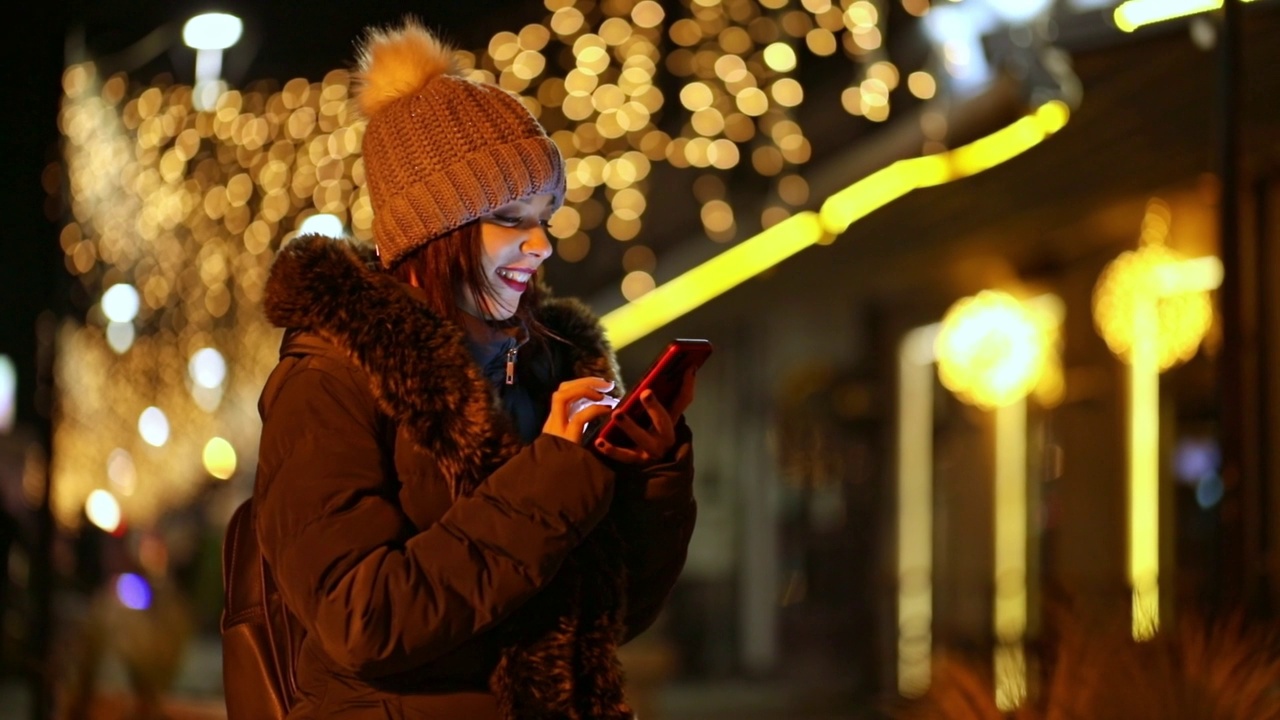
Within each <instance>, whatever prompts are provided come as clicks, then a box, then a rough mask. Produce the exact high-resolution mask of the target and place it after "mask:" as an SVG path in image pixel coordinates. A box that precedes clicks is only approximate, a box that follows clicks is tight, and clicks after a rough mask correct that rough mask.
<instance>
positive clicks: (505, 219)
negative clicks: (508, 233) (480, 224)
mask: <svg viewBox="0 0 1280 720" xmlns="http://www.w3.org/2000/svg"><path fill="white" fill-rule="evenodd" d="M491 217H492V218H493V221H494V222H496V223H498V224H499V225H508V226H511V227H514V226H516V225H519V224H520V218H518V217H512V216H510V215H492V216H491Z"/></svg>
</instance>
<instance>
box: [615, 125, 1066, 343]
mask: <svg viewBox="0 0 1280 720" xmlns="http://www.w3.org/2000/svg"><path fill="white" fill-rule="evenodd" d="M1069 116H1070V111H1069V109H1068V108H1067V106H1066V104H1065V103H1062V102H1060V101H1057V100H1052V101H1050V102H1047V103H1045V104H1044V105H1041V106H1040V107H1039V108H1037V109H1036V110H1035V112H1033V113H1032V114H1030V115H1027V116H1026V117H1023V118H1021V119H1019V120H1017V121H1015V122H1014V123H1012V124H1011V125H1009V126H1007V127H1004V128H1001V129H1000V130H997V131H995V132H994V133H992V134H991V135H988V136H987V137H985V138H982V139H980V140H977V141H975V142H973V143H970V144H969V145H965V146H961V147H958V148H956V149H954V150H951V151H948V152H945V153H938V154H936V155H926V156H924V157H918V158H909V159H906V160H899V161H897V162H895V163H893V164H892V165H889V166H888V167H886V168H883V169H881V170H878V171H876V172H874V173H872V174H871V175H868V176H867V177H865V178H863V179H862V180H859V181H858V182H856V183H854V184H853V185H850V186H849V187H847V188H845V189H844V190H841V191H839V192H837V193H835V194H833V195H831V196H830V197H828V198H827V200H826V201H825V202H823V204H822V207H821V208H820V210H819V212H818V213H814V212H812V211H808V210H806V211H804V212H800V213H797V214H796V215H793V216H791V217H790V218H788V219H786V220H784V221H783V222H781V223H778V224H777V225H774V226H773V227H771V228H769V229H767V230H764V231H763V232H761V233H759V234H757V235H755V236H753V237H750V238H747V239H746V240H743V241H742V242H740V243H738V244H737V245H735V246H734V247H732V248H730V249H729V250H726V251H725V252H723V253H721V254H719V255H717V256H716V257H714V258H712V259H711V260H708V261H707V262H705V263H703V264H701V265H699V266H697V267H695V268H693V269H692V270H689V271H688V272H686V273H684V274H683V275H680V276H678V277H675V278H672V279H671V280H669V281H668V282H666V283H663V284H662V285H660V286H658V287H656V288H654V289H653V290H651V291H649V292H648V293H645V294H644V295H642V296H640V297H639V298H637V299H635V300H633V301H631V302H629V303H627V304H626V305H623V306H622V307H620V308H618V309H616V310H613V311H612V312H609V313H606V314H605V315H604V317H602V318H601V322H602V323H603V324H604V327H605V331H606V332H607V333H608V335H609V339H610V341H611V342H612V343H613V346H614V348H623V347H626V346H627V345H629V344H631V343H632V342H635V341H636V340H638V339H640V338H642V337H644V336H645V335H648V334H649V333H651V332H653V331H654V330H657V329H658V328H660V327H662V326H663V325H666V324H667V323H669V322H671V321H672V320H675V319H676V318H678V317H680V316H681V315H684V314H685V313H687V312H690V311H691V310H693V309H695V308H697V307H699V306H701V305H702V304H704V303H706V302H707V301H709V300H711V299H712V298H714V297H716V296H718V295H720V294H722V293H724V292H726V291H728V290H730V289H732V288H734V287H737V286H738V285H740V284H742V283H743V282H746V281H747V280H749V279H751V278H752V277H754V276H756V275H757V274H759V273H761V272H763V271H764V270H767V269H768V268H770V267H773V266H774V265H776V264H778V263H780V262H782V261H783V260H785V259H787V258H789V257H791V256H792V255H794V254H796V253H797V252H800V251H801V250H803V249H805V248H807V247H809V246H810V245H814V244H816V243H818V242H821V241H823V240H824V239H826V238H829V237H831V236H832V235H838V234H840V233H842V232H844V231H845V230H847V229H848V228H849V226H850V225H851V224H853V223H854V222H855V221H857V220H859V219H861V218H863V217H866V216H867V215H868V214H870V213H872V212H874V211H875V210H877V209H879V208H881V207H884V206H885V205H887V204H888V203H890V202H892V201H893V200H896V199H898V198H900V197H902V196H903V195H906V194H907V193H909V192H911V191H912V190H915V189H916V188H921V187H928V186H931V185H938V184H941V183H944V182H948V181H951V180H957V179H960V178H962V177H966V176H968V175H972V174H974V173H977V172H980V171H982V170H986V169H988V168H990V167H993V166H994V165H996V164H999V163H1001V162H1004V161H1005V160H1008V159H1009V158H1011V157H1014V156H1015V155H1017V154H1019V153H1021V152H1025V151H1026V150H1027V149H1029V148H1030V147H1032V146H1034V145H1035V144H1036V143H1039V142H1040V141H1042V140H1044V139H1045V138H1046V137H1048V136H1049V135H1051V134H1053V133H1055V132H1057V131H1058V130H1059V129H1061V128H1062V126H1063V125H1065V124H1066V122H1067V119H1068V117H1069Z"/></svg>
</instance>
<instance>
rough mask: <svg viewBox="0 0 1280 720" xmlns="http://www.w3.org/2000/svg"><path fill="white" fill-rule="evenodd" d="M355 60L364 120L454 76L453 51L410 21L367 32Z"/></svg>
mask: <svg viewBox="0 0 1280 720" xmlns="http://www.w3.org/2000/svg"><path fill="white" fill-rule="evenodd" d="M356 57H357V61H356V78H357V81H358V83H359V89H358V91H357V95H356V102H357V103H358V104H359V106H360V111H361V112H362V113H364V116H365V117H373V116H374V115H375V114H376V113H377V112H378V111H379V110H381V109H382V108H384V107H386V106H387V104H388V103H391V102H392V101H395V100H397V99H399V98H402V97H406V96H408V95H412V94H414V93H416V92H418V91H419V90H421V89H422V88H423V86H425V85H426V84H427V83H428V82H430V81H431V80H432V79H434V78H436V77H438V76H440V75H456V74H457V68H456V66H455V65H454V60H453V49H452V48H450V47H449V46H448V45H445V44H444V43H443V42H442V41H441V40H440V39H439V38H437V37H436V36H435V35H432V34H431V33H430V32H428V31H427V29H426V28H424V27H422V25H421V24H419V23H418V22H417V21H416V20H413V19H406V20H405V21H404V24H403V25H402V26H401V27H391V28H373V29H370V30H369V32H368V34H367V35H366V36H365V39H364V42H363V43H361V45H360V47H359V50H358V54H357V56H356Z"/></svg>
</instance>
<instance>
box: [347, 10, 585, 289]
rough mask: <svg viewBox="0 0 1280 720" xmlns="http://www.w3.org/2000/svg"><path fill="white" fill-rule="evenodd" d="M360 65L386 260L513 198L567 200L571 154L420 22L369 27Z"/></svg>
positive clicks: (372, 194) (359, 93)
mask: <svg viewBox="0 0 1280 720" xmlns="http://www.w3.org/2000/svg"><path fill="white" fill-rule="evenodd" d="M355 71H356V80H357V83H358V87H357V90H356V96H355V97H356V103H357V104H358V105H359V108H360V111H361V112H362V113H363V114H364V116H365V118H367V120H368V122H367V124H366V125H365V132H364V139H363V146H362V153H363V156H364V171H365V178H366V187H367V189H368V193H369V202H370V204H371V205H372V206H373V239H374V242H375V243H377V246H378V256H379V257H380V258H381V260H382V264H383V265H384V266H386V267H393V266H395V265H396V264H397V263H398V262H400V261H401V260H403V259H404V258H406V257H408V256H409V255H411V254H412V253H414V252H416V251H417V250H418V249H420V248H422V247H423V246H425V245H426V244H427V243H430V242H433V241H434V240H436V239H437V238H440V237H442V236H443V235H445V234H446V233H448V232H450V231H451V230H454V229H456V228H458V227H461V226H462V225H465V224H467V223H469V222H473V221H475V220H478V219H480V218H482V217H484V216H485V215H486V214H488V213H490V212H492V211H493V210H494V209H496V208H499V207H502V206H503V205H505V204H507V203H509V202H512V201H513V200H519V199H521V198H524V197H528V196H530V195H536V194H541V193H550V194H551V195H552V196H553V197H554V198H555V205H556V206H557V207H558V206H559V205H560V203H562V202H563V201H564V192H565V175H564V158H563V157H561V155H560V150H559V148H557V147H556V144H555V143H554V142H552V141H551V139H550V138H548V137H547V134H546V131H545V130H543V129H542V126H541V125H539V124H538V121H537V120H536V119H535V118H534V117H533V115H532V114H531V113H530V112H529V110H528V108H526V107H525V106H524V105H523V104H522V103H521V102H520V99H519V97H517V96H516V95H514V94H513V93H509V92H507V91H506V90H503V89H502V88H500V87H498V86H496V85H492V84H489V83H481V82H475V81H472V80H469V79H467V78H464V77H461V76H459V75H458V73H457V70H456V69H455V67H454V62H453V52H452V50H451V49H450V48H449V47H448V46H447V45H445V44H444V43H442V42H441V41H440V40H439V39H437V38H436V37H435V36H434V35H432V34H431V33H430V32H428V31H427V30H426V29H424V28H423V27H422V25H420V24H419V23H417V22H415V21H413V20H405V21H404V23H403V24H402V25H401V26H400V27H395V28H391V29H374V30H371V31H370V32H368V34H367V35H366V36H365V39H364V42H363V43H362V44H361V46H360V48H359V54H358V62H357V66H356V68H355Z"/></svg>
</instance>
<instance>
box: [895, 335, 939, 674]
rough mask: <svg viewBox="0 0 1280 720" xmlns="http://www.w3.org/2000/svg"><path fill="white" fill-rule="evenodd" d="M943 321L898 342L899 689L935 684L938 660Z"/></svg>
mask: <svg viewBox="0 0 1280 720" xmlns="http://www.w3.org/2000/svg"><path fill="white" fill-rule="evenodd" d="M937 334H938V325H937V324H933V325H926V326H924V327H919V328H916V329H914V330H912V331H911V332H909V333H907V335H906V337H904V338H903V339H902V344H901V345H899V347H898V433H897V442H898V482H897V487H898V694H900V695H902V696H903V697H911V698H913V697H920V696H921V695H923V694H924V693H925V692H926V691H928V689H929V684H930V681H931V672H930V671H931V667H932V662H933V442H932V440H933V434H932V433H931V432H928V431H927V429H928V428H931V427H933V346H934V340H935V338H936V336H937Z"/></svg>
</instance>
